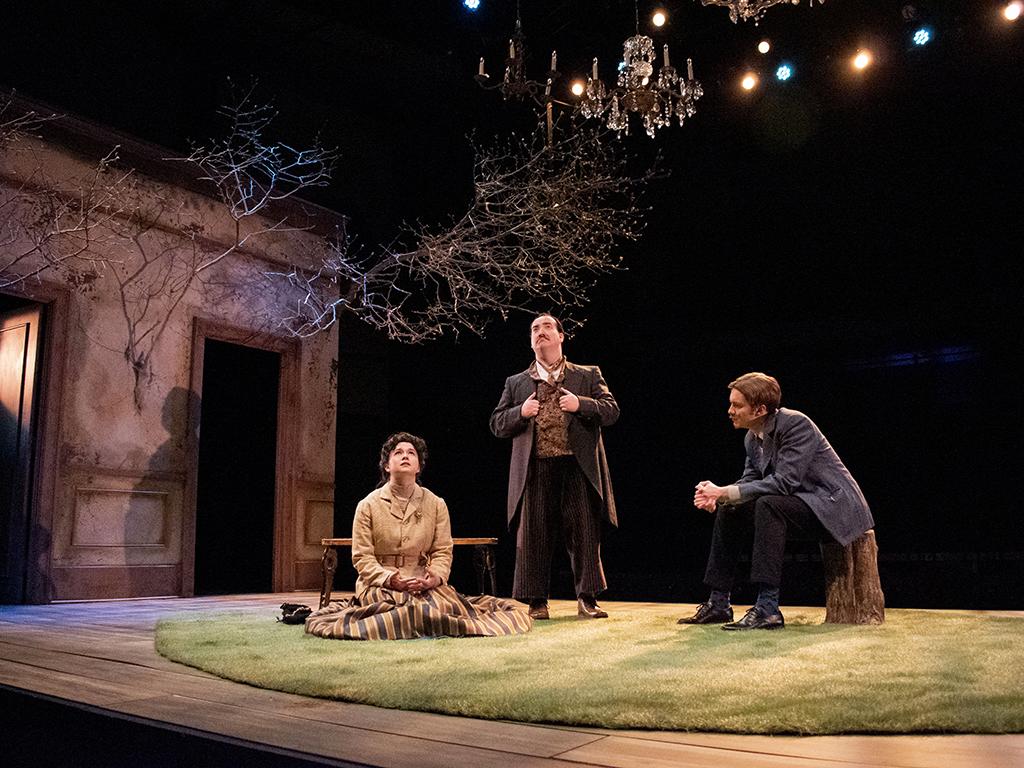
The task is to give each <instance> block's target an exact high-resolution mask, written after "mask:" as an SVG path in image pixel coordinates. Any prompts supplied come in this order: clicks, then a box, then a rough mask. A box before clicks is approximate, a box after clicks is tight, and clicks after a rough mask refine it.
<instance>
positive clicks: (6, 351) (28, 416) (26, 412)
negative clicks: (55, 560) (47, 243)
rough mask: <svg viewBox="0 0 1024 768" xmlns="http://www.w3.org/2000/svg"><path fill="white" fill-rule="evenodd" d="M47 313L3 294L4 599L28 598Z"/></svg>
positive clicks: (0, 464) (0, 572) (0, 546)
mask: <svg viewBox="0 0 1024 768" xmlns="http://www.w3.org/2000/svg"><path fill="white" fill-rule="evenodd" d="M42 316H43V307H42V305H40V304H36V303H35V302H31V301H27V300H25V299H17V298H13V297H10V296H2V295H0V603H21V602H24V600H25V574H26V564H27V553H28V533H29V522H30V519H31V506H30V505H31V498H32V466H33V458H34V433H35V421H36V418H35V400H36V393H37V392H38V389H39V388H38V386H37V376H38V371H39V364H38V363H39V360H41V359H42V358H41V352H42V336H41V335H40V330H41V325H42Z"/></svg>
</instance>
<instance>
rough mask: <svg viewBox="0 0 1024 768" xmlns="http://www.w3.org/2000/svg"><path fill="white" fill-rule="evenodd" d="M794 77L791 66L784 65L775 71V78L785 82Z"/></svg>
mask: <svg viewBox="0 0 1024 768" xmlns="http://www.w3.org/2000/svg"><path fill="white" fill-rule="evenodd" d="M792 76H793V68H792V67H791V66H789V64H783V65H781V66H780V67H779V68H778V69H776V70H775V77H777V78H778V79H779V80H782V81H783V82H785V81H786V80H789V78H791V77H792Z"/></svg>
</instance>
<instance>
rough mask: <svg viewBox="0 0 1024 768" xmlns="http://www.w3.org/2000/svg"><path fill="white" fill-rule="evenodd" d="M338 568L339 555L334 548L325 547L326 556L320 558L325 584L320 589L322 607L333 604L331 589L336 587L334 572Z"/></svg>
mask: <svg viewBox="0 0 1024 768" xmlns="http://www.w3.org/2000/svg"><path fill="white" fill-rule="evenodd" d="M337 568H338V553H337V551H336V550H335V549H334V547H324V556H323V557H322V558H320V570H321V571H322V573H323V577H324V580H323V584H322V585H321V587H320V607H321V608H323V607H324V606H326V605H327V604H328V603H329V602H331V589H332V588H333V587H334V571H335V570H337Z"/></svg>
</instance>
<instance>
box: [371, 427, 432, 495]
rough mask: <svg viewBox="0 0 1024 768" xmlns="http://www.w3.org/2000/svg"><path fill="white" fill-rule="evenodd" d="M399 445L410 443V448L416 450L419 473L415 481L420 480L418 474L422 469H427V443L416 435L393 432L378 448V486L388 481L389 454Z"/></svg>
mask: <svg viewBox="0 0 1024 768" xmlns="http://www.w3.org/2000/svg"><path fill="white" fill-rule="evenodd" d="M399 443H411V444H412V447H413V448H415V449H416V455H417V456H419V460H420V471H419V473H417V474H416V479H417V480H419V479H420V474H421V473H422V472H423V470H424V469H426V468H427V441H426V440H424V439H423V438H422V437H417V436H416V435H410V434H409V433H408V432H395V434H393V435H391V437H389V438H388V439H387V440H385V441H384V445H382V446H381V447H380V465H379V466H380V484H381V485H384V483H386V482H387V481H388V459H389V458H391V452H392V451H393V450H395V448H396V446H397V445H398V444H399Z"/></svg>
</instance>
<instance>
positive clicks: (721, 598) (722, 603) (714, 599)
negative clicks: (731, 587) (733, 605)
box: [708, 589, 730, 611]
mask: <svg viewBox="0 0 1024 768" xmlns="http://www.w3.org/2000/svg"><path fill="white" fill-rule="evenodd" d="M708 602H709V603H711V607H712V608H714V609H715V610H716V611H724V610H726V609H727V608H728V607H729V605H730V603H729V593H728V592H722V591H721V590H720V589H712V590H711V597H709V598H708Z"/></svg>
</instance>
